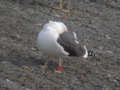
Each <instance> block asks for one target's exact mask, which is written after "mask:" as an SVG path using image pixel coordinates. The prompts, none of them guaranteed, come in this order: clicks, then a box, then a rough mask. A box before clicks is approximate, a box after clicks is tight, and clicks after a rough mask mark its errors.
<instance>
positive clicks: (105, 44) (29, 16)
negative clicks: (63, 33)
mask: <svg viewBox="0 0 120 90" xmlns="http://www.w3.org/2000/svg"><path fill="white" fill-rule="evenodd" d="M25 1H26V2H25ZM47 1H48V2H47ZM71 2H72V4H71V7H70V13H69V14H65V13H64V12H62V11H60V10H55V9H53V8H52V7H57V6H58V2H57V1H56V0H53V1H50V0H44V1H42V0H21V1H19V0H0V90H120V1H118V0H104V1H103V0H81V1H79V3H78V0H75V1H73V0H71ZM65 6H66V2H64V8H66V7H65ZM49 20H56V21H62V22H64V23H65V24H66V25H67V26H68V29H69V30H71V31H75V32H76V33H77V35H78V38H79V40H80V41H81V43H82V44H85V45H87V47H88V48H89V49H92V50H93V51H94V52H95V56H92V57H89V58H88V59H83V58H81V57H79V58H76V57H63V60H64V65H63V70H64V73H62V74H57V73H55V72H54V70H55V69H56V68H57V65H58V64H57V60H55V59H54V60H51V59H49V58H48V57H47V56H44V55H42V53H41V52H40V51H39V50H38V49H37V47H36V38H37V34H38V32H39V31H40V29H41V28H42V27H36V26H35V24H38V23H40V24H45V23H46V22H48V21H49ZM45 62H48V65H47V66H48V68H47V69H43V68H42V65H44V63H45Z"/></svg>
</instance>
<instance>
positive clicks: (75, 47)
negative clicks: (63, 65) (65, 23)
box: [57, 32, 85, 56]
mask: <svg viewBox="0 0 120 90" xmlns="http://www.w3.org/2000/svg"><path fill="white" fill-rule="evenodd" d="M57 42H58V43H59V44H60V45H61V46H62V47H63V48H64V50H65V51H66V52H68V53H69V56H83V55H84V54H85V50H84V48H83V47H82V46H81V45H80V44H78V43H76V42H75V37H74V35H73V33H72V32H64V33H63V34H61V35H60V36H59V38H58V40H57Z"/></svg>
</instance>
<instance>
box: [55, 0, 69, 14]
mask: <svg viewBox="0 0 120 90" xmlns="http://www.w3.org/2000/svg"><path fill="white" fill-rule="evenodd" d="M54 9H56V10H62V11H63V12H64V13H66V14H69V12H70V0H67V9H63V0H59V8H54Z"/></svg>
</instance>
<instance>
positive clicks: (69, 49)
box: [37, 21, 89, 73]
mask: <svg viewBox="0 0 120 90" xmlns="http://www.w3.org/2000/svg"><path fill="white" fill-rule="evenodd" d="M37 25H38V26H39V24H37ZM40 26H41V24H40ZM37 46H38V48H39V50H40V51H41V52H43V53H44V54H45V55H48V56H50V57H53V58H54V57H58V58H59V67H58V70H57V71H56V72H58V73H62V59H61V57H62V56H69V57H70V56H75V57H83V58H88V56H89V55H88V54H89V53H88V50H87V48H86V46H85V45H83V46H82V45H81V44H80V42H79V41H78V39H77V34H76V33H75V32H71V31H68V29H67V26H66V25H65V24H64V23H63V22H59V21H49V22H48V23H46V24H45V25H43V28H42V30H41V31H40V32H39V34H38V37H37Z"/></svg>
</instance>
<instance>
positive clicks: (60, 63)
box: [55, 58, 63, 73]
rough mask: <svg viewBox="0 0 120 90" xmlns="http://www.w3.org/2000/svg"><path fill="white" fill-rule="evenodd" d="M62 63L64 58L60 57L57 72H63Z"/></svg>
mask: <svg viewBox="0 0 120 90" xmlns="http://www.w3.org/2000/svg"><path fill="white" fill-rule="evenodd" d="M62 63H63V61H62V59H61V58H59V66H58V70H57V71H55V72H56V73H62V72H63V67H62Z"/></svg>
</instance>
